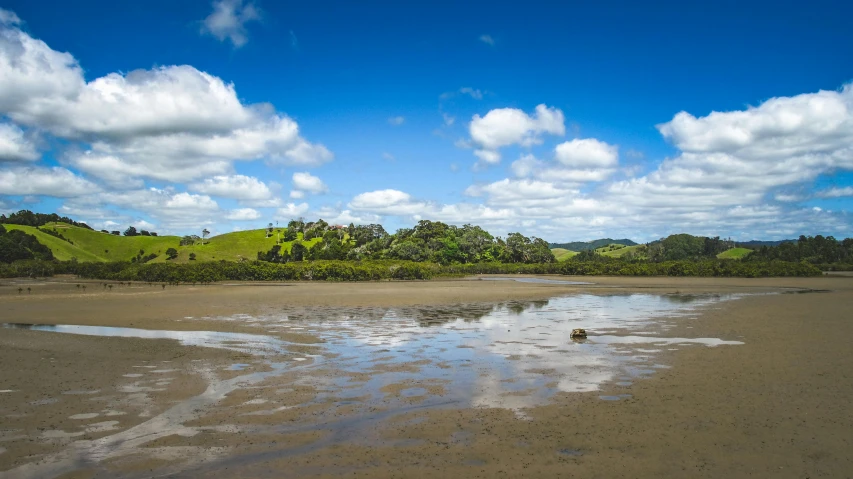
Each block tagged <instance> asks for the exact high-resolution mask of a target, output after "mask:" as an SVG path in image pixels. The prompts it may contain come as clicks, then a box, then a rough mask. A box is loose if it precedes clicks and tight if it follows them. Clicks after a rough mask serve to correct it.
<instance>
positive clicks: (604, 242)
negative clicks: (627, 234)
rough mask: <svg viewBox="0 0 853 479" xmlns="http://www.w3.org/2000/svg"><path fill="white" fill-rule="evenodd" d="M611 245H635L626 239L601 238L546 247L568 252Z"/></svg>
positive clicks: (551, 244) (552, 244)
mask: <svg viewBox="0 0 853 479" xmlns="http://www.w3.org/2000/svg"><path fill="white" fill-rule="evenodd" d="M611 244H623V245H625V246H634V245H636V244H637V243H635V242H634V241H631V240H629V239H628V238H623V239H612V238H601V239H597V240H592V241H573V242H571V243H549V244H548V246H549V247H550V248H553V249H557V248H561V249H567V250H569V251H587V250H591V249H599V248H603V247H606V246H608V245H611Z"/></svg>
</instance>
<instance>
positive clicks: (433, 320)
mask: <svg viewBox="0 0 853 479" xmlns="http://www.w3.org/2000/svg"><path fill="white" fill-rule="evenodd" d="M547 305H548V300H547V299H546V300H540V301H507V302H503V303H463V304H455V305H436V306H419V307H417V308H400V309H398V310H397V311H398V315H399V316H400V317H408V318H412V319H414V320H415V321H417V322H418V324H419V325H421V326H435V325H440V324H444V323H448V322H453V321H456V320H459V319H461V320H462V321H465V322H473V321H479V320H480V319H482V318H484V317H485V316H488V315H490V314H492V313H494V312H496V311H500V310H503V309H505V310H507V311H509V312H510V313H512V314H516V315H518V314H521V313H523V312H524V311H529V310H531V309H542V308H544V307H545V306H547Z"/></svg>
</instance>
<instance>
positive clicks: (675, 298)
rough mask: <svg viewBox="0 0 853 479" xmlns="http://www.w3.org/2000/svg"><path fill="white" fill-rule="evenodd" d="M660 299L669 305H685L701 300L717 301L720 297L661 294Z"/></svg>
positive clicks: (711, 295) (715, 295) (712, 295)
mask: <svg viewBox="0 0 853 479" xmlns="http://www.w3.org/2000/svg"><path fill="white" fill-rule="evenodd" d="M661 298H663V300H664V301H669V302H670V303H675V304H687V303H695V302H696V301H701V300H705V301H708V300H712V301H718V300H720V299H721V298H722V296H721V295H719V294H662V295H661Z"/></svg>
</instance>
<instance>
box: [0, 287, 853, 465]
mask: <svg viewBox="0 0 853 479" xmlns="http://www.w3.org/2000/svg"><path fill="white" fill-rule="evenodd" d="M551 279H558V280H576V281H592V282H594V283H595V284H594V285H563V284H535V283H518V282H514V281H477V280H474V281H430V282H382V283H369V284H352V283H344V284H329V283H297V284H282V285H247V284H242V285H213V286H203V287H202V286H198V287H193V286H189V285H187V286H177V287H173V286H167V287H166V289H163V288H162V287H159V286H157V285H154V286H149V285H147V284H145V285H130V286H126V285H125V286H119V285H117V284H116V285H115V286H114V287H113V290H112V291H110V290H105V289H103V287H102V284H101V282H98V283H94V282H90V283H83V282H78V281H75V280H70V279H69V280H65V281H58V282H49V283H41V282H33V283H30V282H26V281H23V282H14V281H10V280H5V281H3V282H2V285H0V311H2V322H5V323H9V322H20V323H44V324H79V325H96V326H119V327H131V328H142V329H164V330H182V331H194V330H206V331H227V332H242V333H250V334H268V335H272V336H275V337H276V338H278V339H280V340H282V341H285V342H287V344H288V350H287V352H286V353H283V354H279V355H276V356H275V358H274V359H270V358H260V357H258V356H253V355H251V354H246V353H244V352H240V351H231V350H223V349H215V348H202V347H190V346H183V345H180V344H179V343H178V342H176V341H172V340H165V339H135V338H110V337H94V336H76V335H68V334H58V333H46V332H41V331H28V330H14V329H0V364H2V365H3V368H0V390H2V391H10V392H0V415H2V416H0V417H2V426H0V471H4V472H0V477H7V476H8V477H51V476H58V475H60V474H69V475H68V476H64V477H114V476H126V477H149V476H151V475H154V474H172V475H174V476H175V477H198V476H213V477H336V476H340V475H346V476H351V477H435V476H438V475H442V476H450V475H453V476H459V477H661V476H670V477H671V476H675V477H720V476H723V475H726V476H731V477H768V476H773V477H848V476H850V471H853V460H851V458H850V455H849V451H850V450H851V448H853V432H851V431H853V414H851V413H850V411H849V398H850V397H851V393H853V376H851V371H853V348H850V347H849V338H851V337H853V315H851V313H850V311H853V278H851V277H845V276H840V275H839V276H831V277H829V276H828V277H821V278H792V279H786V278H774V279H716V278H708V279H705V278H590V277H582V278H566V277H552V278H551ZM76 284H87V288H86V292H84V291H83V290H82V288H79V289H78V288H77V287H76ZM19 287H23V288H24V292H23V293H18V291H17V289H18V288H19ZM27 287H30V288H32V292H30V293H28V292H26V288H27ZM798 289H799V290H805V289H809V290H829V291H828V292H813V293H807V294H799V293H793V294H770V295H753V296H747V297H743V298H741V299H738V300H737V301H730V302H724V303H721V304H719V305H718V306H717V307H713V308H705V309H703V310H702V312H701V317H700V319H701V320H698V321H690V322H689V323H688V322H685V321H673V322H672V329H670V330H668V331H667V335H669V336H674V337H710V338H721V339H724V340H739V341H742V342H744V343H745V344H744V345H742V346H734V347H728V346H724V347H716V348H707V347H694V348H682V349H679V350H677V351H672V352H667V353H666V356H667V358H666V360H667V361H668V363H669V364H670V365H671V366H672V367H671V368H670V369H660V370H658V371H656V372H655V374H654V375H651V376H650V377H648V378H646V379H642V380H638V381H632V382H631V384H630V385H628V386H619V385H617V384H615V383H608V384H605V385H603V386H602V388H601V390H600V391H595V392H584V393H565V392H561V393H558V394H554V395H553V396H552V397H551V398H550V399H549V401H547V403H546V404H544V405H537V406H535V407H530V408H525V409H524V414H523V415H519V414H518V411H514V410H512V409H509V408H498V407H491V408H488V407H476V408H472V407H461V406H460V404H459V403H458V402H455V401H454V399H455V397H454V394H453V391H449V390H447V388H446V386H447V384H446V383H441V382H440V381H423V382H420V383H411V382H405V381H396V382H394V381H392V382H390V383H388V384H385V385H384V386H382V388H383V389H382V391H381V392H382V394H384V395H386V396H387V398H388V399H387V401H384V402H380V403H376V402H372V401H371V400H369V399H368V398H361V399H360V398H358V397H354V398H348V400H347V401H341V400H340V397H338V393H336V394H331V393H328V392H324V391H328V388H329V384H331V383H337V382H338V381H339V379H340V378H341V377H343V376H346V377H347V378H348V379H350V380H352V378H353V377H354V376H356V375H364V376H366V377H365V378H362V379H365V380H367V379H369V376H370V375H371V374H378V373H380V372H384V373H387V372H389V371H390V369H389V368H394V367H396V368H403V369H406V368H408V369H409V370H415V371H416V370H417V369H418V368H421V367H428V365H425V364H418V363H417V362H416V361H412V362H410V363H403V364H397V363H395V364H393V365H390V364H386V363H377V365H376V366H375V367H374V368H373V369H372V370H368V372H366V373H365V372H358V373H355V372H353V371H339V370H338V371H336V370H333V369H331V368H329V367H328V365H327V364H325V363H324V361H325V360H329V361H333V360H335V358H333V356H332V355H329V354H325V355H324V354H323V350H324V347H325V344H324V341H325V340H324V339H323V338H322V335H321V334H319V332H316V331H315V332H312V331H307V330H306V331H302V332H300V331H295V330H292V329H291V330H281V329H274V330H271V329H270V328H268V327H265V326H264V325H263V324H258V323H255V322H253V321H252V320H246V321H241V320H239V317H238V320H234V319H232V320H228V321H223V320H220V319H217V318H223V317H229V316H233V315H235V314H244V315H247V316H246V317H247V318H257V317H263V316H265V315H275V314H278V313H279V312H281V311H282V310H284V309H287V310H289V311H294V310H297V311H299V310H300V308H302V309H301V310H302V311H305V312H306V314H316V312H317V311H320V310H322V308H337V310H342V311H346V310H347V308H356V309H358V310H359V311H362V312H363V311H365V310H367V309H369V308H383V307H398V308H405V307H409V306H411V307H417V306H421V307H431V308H433V309H436V308H437V307H438V306H440V305H454V304H459V303H465V304H485V303H488V302H499V301H500V302H506V301H537V300H544V299H548V298H553V297H557V296H564V295H572V294H579V293H593V294H596V295H615V294H624V293H633V292H645V293H655V294H672V293H676V292H678V293H681V294H700V293H766V292H770V291H791V292H793V291H796V290H798ZM318 308H320V309H318ZM359 308H360V309H359ZM437 309H441V308H437ZM430 311H433V310H430ZM451 314H456V313H455V312H454V311H453V310H452V308H451ZM688 324H689V326H688ZM333 326H334V325H333ZM333 326H332V327H333ZM688 328H689V329H688ZM271 331H272V332H271ZM662 354H663V353H662ZM297 359H299V360H301V361H297ZM235 365H239V366H236V367H235ZM282 365H283V366H282ZM277 367H281V368H283V369H281V370H278V371H276V370H274V369H275V368H277ZM430 367H431V366H430ZM435 367H438V368H441V367H442V365H441V364H437V365H435ZM371 371H372V372H371ZM390 372H393V371H390ZM252 373H257V374H252ZM265 374H266V376H265ZM239 377H243V378H247V379H245V381H244V382H247V384H243V385H240V387H236V386H235V385H232V384H230V383H229V380H231V379H232V378H239ZM320 377H322V378H325V380H324V381H318V380H317V378H320ZM330 381H331V382H330ZM232 386H234V387H232ZM601 396H606V397H609V396H613V397H618V398H620V400H615V401H609V400H602V399H601ZM193 398H195V399H193ZM183 405H189V406H191V407H189V406H188V407H187V408H186V409H187V410H183V409H182V407H183ZM390 405H393V407H391V406H390ZM297 406H298V407H297ZM196 410H197V411H196ZM168 418H173V419H175V418H177V419H175V420H170V421H166V419H168ZM158 420H162V421H165V422H162V423H157V421H158ZM176 423H177V424H178V425H177V426H175V424H176ZM91 451H97V454H95V455H94V458H93V455H92V454H90V453H91Z"/></svg>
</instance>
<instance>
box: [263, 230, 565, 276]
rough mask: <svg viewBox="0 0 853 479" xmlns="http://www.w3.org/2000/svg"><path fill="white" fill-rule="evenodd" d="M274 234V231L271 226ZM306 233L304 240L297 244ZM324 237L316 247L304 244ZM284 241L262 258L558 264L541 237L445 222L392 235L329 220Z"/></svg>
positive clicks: (295, 232)
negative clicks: (502, 234)
mask: <svg viewBox="0 0 853 479" xmlns="http://www.w3.org/2000/svg"><path fill="white" fill-rule="evenodd" d="M270 229H271V230H272V227H270ZM299 233H302V238H303V239H302V241H300V240H299V239H298V237H299ZM314 238H322V241H321V242H317V243H315V244H313V245H312V246H310V247H308V246H306V245H305V244H304V243H303V241H308V240H312V239H314ZM280 242H292V244H291V246H290V249H289V250H288V249H285V248H282V247H281V246H280V245H278V244H277V245H275V246H273V247H272V248H271V249H270V250H269V251H259V252H258V255H257V259H258V260H259V261H268V262H272V263H290V262H299V261H317V260H353V261H364V260H401V261H413V262H432V263H438V264H442V265H448V264H472V263H482V262H495V261H496V262H503V263H528V264H531V263H554V262H556V258H554V254H553V253H551V250H550V248H549V247H548V243H547V242H545V240H543V239H541V238H537V237H527V236H524V235H522V234H521V233H510V234H509V235H507V237H506V239H504V238H502V237H494V236H492V235H491V234H490V233H489V232H488V231H486V230H484V229H482V228H481V227H479V226H473V225H470V224H466V225H464V226H461V227H458V226H455V225H448V224H445V223H442V222H440V221H429V220H421V221H419V222H418V224H417V225H415V226H414V227H413V228H401V229H399V230H397V232H396V233H393V234H389V233H388V232H387V231H385V228H383V227H382V225H378V224H370V225H358V226H356V225H354V224H350V225H349V226H346V227H344V226H333V225H329V224H328V223H326V222H325V221H323V220H322V219H321V220H318V221H316V222H310V223H306V222H304V221H302V220H294V221H291V222H290V223H288V225H287V228H286V229H285V230H284V231H283V236H282V237H281V239H280Z"/></svg>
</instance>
